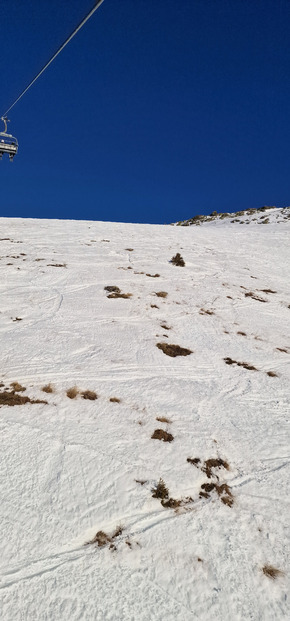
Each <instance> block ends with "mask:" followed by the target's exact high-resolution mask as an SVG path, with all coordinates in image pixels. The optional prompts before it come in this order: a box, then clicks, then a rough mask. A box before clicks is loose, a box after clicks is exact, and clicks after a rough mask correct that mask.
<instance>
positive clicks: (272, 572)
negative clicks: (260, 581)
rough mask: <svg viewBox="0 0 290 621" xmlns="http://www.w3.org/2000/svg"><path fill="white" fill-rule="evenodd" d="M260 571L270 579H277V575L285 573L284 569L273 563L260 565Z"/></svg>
mask: <svg viewBox="0 0 290 621" xmlns="http://www.w3.org/2000/svg"><path fill="white" fill-rule="evenodd" d="M262 572H263V574H264V575H265V576H267V578H271V580H277V578H279V576H284V575H285V574H284V571H281V569H277V568H276V567H273V565H264V567H262Z"/></svg>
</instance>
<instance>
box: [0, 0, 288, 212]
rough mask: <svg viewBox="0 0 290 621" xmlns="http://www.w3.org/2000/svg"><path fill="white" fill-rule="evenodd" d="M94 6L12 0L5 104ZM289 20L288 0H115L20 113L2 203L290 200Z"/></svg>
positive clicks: (57, 207) (3, 12) (159, 204)
mask: <svg viewBox="0 0 290 621" xmlns="http://www.w3.org/2000/svg"><path fill="white" fill-rule="evenodd" d="M93 4H94V2H93V0H61V2H60V1H59V0H37V1H36V0H27V1H26V2H25V3H24V2H23V0H2V1H1V4H0V24H1V25H0V33H1V59H0V71H1V93H0V114H3V113H4V112H5V110H6V109H7V108H8V107H9V106H10V104H11V103H12V102H13V101H14V99H15V98H16V97H17V96H18V94H19V93H20V92H21V90H22V89H23V88H24V87H25V86H26V85H27V83H29V81H30V80H31V79H32V78H33V77H34V75H35V74H36V73H37V72H38V70H39V69H40V68H41V67H42V65H43V64H44V63H45V62H46V61H47V60H48V59H49V57H50V56H51V55H52V54H53V53H54V52H55V50H56V49H57V47H58V46H59V45H60V44H61V43H62V42H63V40H64V39H65V38H66V37H67V36H68V34H70V32H71V31H72V30H73V28H74V27H75V26H76V25H77V24H78V22H79V21H80V20H81V19H82V17H83V16H84V15H85V14H86V13H87V12H88V11H89V10H90V8H91V7H92V6H93ZM289 26H290V2H289V1H288V0H234V1H233V0H179V2H177V1H176V0H104V2H103V4H102V5H101V7H100V8H99V9H98V10H97V11H96V13H95V14H94V16H93V17H92V18H91V20H90V21H89V22H88V23H87V24H86V25H85V26H84V27H83V29H82V30H81V31H80V32H79V33H78V34H77V35H76V37H75V38H74V39H73V41H72V42H71V43H69V45H68V46H67V47H66V48H65V50H64V51H63V52H62V53H61V54H60V55H59V56H58V58H57V59H56V60H55V61H54V63H53V64H52V65H51V66H50V67H49V68H48V69H47V71H46V72H45V73H44V74H43V75H42V76H41V77H40V78H39V80H38V81H37V82H36V84H35V85H34V86H32V88H31V89H30V90H29V91H28V93H27V94H26V95H25V96H24V97H23V99H22V100H21V101H20V102H19V103H18V104H17V105H16V106H15V107H14V108H13V110H11V112H10V114H9V116H10V119H11V123H10V126H9V130H10V131H11V133H12V134H13V135H15V136H17V138H18V141H19V153H18V155H17V157H16V158H15V160H14V162H13V163H12V164H11V163H10V162H9V161H8V159H7V158H5V160H4V158H3V160H2V162H0V178H1V203H0V204H1V209H0V215H1V216H21V217H35V218H67V219H86V220H87V219H91V220H107V221H108V220H110V221H123V222H150V223H160V224H163V223H169V222H173V221H177V220H181V219H186V218H190V217H192V216H194V215H195V214H197V213H204V214H208V213H210V212H211V211H213V210H217V211H235V210H240V209H245V208H249V207H259V206H262V205H264V204H267V205H277V206H278V207H283V206H285V205H289V203H290V174H289V133H290V113H289V100H290V80H289V71H290V43H289Z"/></svg>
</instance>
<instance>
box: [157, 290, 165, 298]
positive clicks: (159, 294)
mask: <svg viewBox="0 0 290 621" xmlns="http://www.w3.org/2000/svg"><path fill="white" fill-rule="evenodd" d="M155 295H157V297H158V298H167V296H168V293H167V291H156V292H155Z"/></svg>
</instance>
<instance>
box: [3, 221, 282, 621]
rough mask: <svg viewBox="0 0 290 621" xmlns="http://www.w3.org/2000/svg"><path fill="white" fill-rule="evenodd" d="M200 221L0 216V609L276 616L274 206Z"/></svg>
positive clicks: (278, 475)
mask: <svg viewBox="0 0 290 621" xmlns="http://www.w3.org/2000/svg"><path fill="white" fill-rule="evenodd" d="M217 224H218V225H215V223H214V222H212V223H211V225H210V226H202V227H188V228H182V227H170V226H153V225H138V224H131V225H130V224H119V223H118V224H116V223H102V222H74V221H53V220H50V221H49V220H27V219H23V220H22V219H4V218H2V219H0V228H1V230H0V238H1V241H0V256H1V259H0V273H1V280H0V283H1V284H0V287H1V301H0V317H1V323H0V330H1V359H2V360H1V377H0V382H1V383H2V384H3V385H2V387H1V388H0V393H1V394H2V405H1V407H0V424H1V438H2V441H1V469H0V477H1V505H0V520H1V533H2V554H1V560H0V563H1V581H0V607H1V610H2V612H1V618H2V619H5V621H12V620H13V621H18V620H19V621H20V620H21V621H23V620H29V621H32V620H33V621H34V620H37V621H46V620H50V621H60V620H62V621H63V620H73V621H75V620H78V619H81V620H84V621H92V620H95V619H96V620H97V621H103V620H104V621H109V620H110V621H115V620H118V621H133V620H134V621H135V620H138V621H148V620H150V621H161V620H162V621H163V620H165V619H166V620H168V621H189V620H191V619H198V620H202V621H203V620H204V621H212V620H213V619H216V620H217V621H224V620H231V621H232V620H243V621H244V620H249V619H251V620H255V621H258V620H263V621H267V620H269V621H273V620H274V619H275V620H280V619H284V618H285V619H286V618H289V615H290V610H289V600H288V598H287V591H289V563H288V560H289V492H290V490H289V463H290V450H289V404H290V398H289V376H290V371H289V360H290V335H289V317H290V293H289V232H290V221H289V220H288V221H284V222H282V223H281V224H280V225H279V226H278V225H277V223H276V222H273V223H271V222H270V223H269V224H268V226H263V227H262V226H260V227H257V226H251V225H250V226H243V227H241V226H239V225H238V224H230V223H229V221H228V220H227V219H225V220H224V222H223V223H221V222H219V223H217ZM177 252H179V253H180V254H181V255H182V257H183V258H184V261H185V266H184V267H179V266H175V265H173V264H172V263H171V262H170V259H171V258H172V257H173V255H175V254H176V253H177ZM155 274H159V276H155ZM150 275H151V276H150ZM106 286H116V287H119V289H120V291H121V293H126V294H127V293H130V294H131V296H130V297H128V298H125V299H124V298H119V297H117V298H115V297H108V296H109V295H110V293H109V292H108V291H106V290H105V289H104V288H105V287H106ZM158 292H166V293H167V296H166V297H162V296H157V295H156V293H158ZM157 343H167V344H174V345H179V346H181V347H183V348H188V349H189V350H191V351H192V353H191V354H189V355H187V356H177V357H170V356H168V355H166V354H165V353H163V351H162V350H161V349H159V348H158V347H156V344H157ZM252 367H255V369H253V368H252ZM269 373H270V374H269ZM12 382H18V383H20V384H21V385H22V387H23V388H26V390H25V391H21V390H20V389H19V386H18V387H17V386H14V389H15V390H16V392H15V395H16V396H17V395H20V396H22V397H23V396H27V397H29V398H30V399H31V400H32V401H33V400H46V401H47V404H45V403H29V402H28V403H24V404H21V405H14V406H13V407H12V406H10V405H5V404H3V400H4V401H5V399H4V397H3V393H4V392H6V393H9V394H10V395H11V390H12V389H11V386H10V384H11V383H12ZM49 383H51V385H52V387H53V392H51V393H45V392H43V391H42V388H43V387H44V386H45V385H47V384H49ZM74 386H76V387H77V388H78V389H79V393H78V394H77V396H76V398H75V399H70V398H69V397H68V396H67V394H66V391H67V390H68V389H70V388H72V387H74ZM17 390H18V392H17ZM86 390H90V391H95V393H96V394H97V395H98V398H97V399H95V400H90V399H84V398H83V397H82V394H81V393H82V392H83V391H86ZM1 394H0V398H1ZM12 397H13V395H12ZM12 397H11V398H12ZM111 399H115V400H113V401H111ZM116 399H117V400H118V401H117V400H116ZM157 417H159V418H160V417H161V418H163V417H165V418H167V419H168V420H169V421H171V422H160V421H157V420H156V418H157ZM156 429H162V430H164V431H167V432H168V433H170V434H172V435H173V437H174V440H173V441H172V442H163V441H160V440H158V439H152V438H151V436H152V434H153V432H154V430H156ZM188 458H190V459H192V460H197V459H199V460H200V461H196V462H195V463H190V462H188V461H187V460H188ZM210 459H219V460H220V462H216V463H219V464H220V467H219V468H212V469H209V463H210V462H208V469H207V468H206V463H205V462H206V461H207V460H210ZM206 470H207V472H206ZM207 474H208V475H209V476H207ZM160 478H162V479H163V481H164V482H165V485H166V486H167V488H168V489H169V493H168V497H170V498H173V499H175V500H176V503H175V507H172V508H166V507H164V506H162V504H161V502H160V499H158V498H153V497H152V489H154V488H155V487H156V485H157V483H158V482H159V480H160ZM224 484H226V486H227V487H226V486H224V487H223V488H222V489H223V490H224V491H223V492H222V493H221V486H223V485H224ZM202 485H210V486H211V489H210V491H207V490H208V489H209V488H208V487H201V486H202ZM218 490H219V492H218ZM219 494H220V495H219ZM223 499H228V504H225V502H227V500H226V501H225V500H224V501H223ZM177 501H180V502H177ZM232 502H233V504H232V506H230V505H231V503H232ZM177 505H179V506H177ZM119 526H122V528H120V529H119V531H122V532H121V534H117V535H116V536H114V534H116V529H117V531H118V527H119ZM99 531H103V532H104V533H106V534H107V535H108V538H109V537H111V542H110V541H108V543H107V545H104V546H101V547H100V546H98V545H97V543H90V544H88V545H85V544H86V543H87V542H89V541H92V540H93V539H94V537H95V535H96V533H97V532H99ZM267 564H269V565H271V566H273V567H274V568H277V569H279V570H280V571H281V572H282V573H281V574H279V575H278V577H277V579H276V580H272V579H271V578H269V577H268V576H267V575H265V574H264V573H263V571H262V569H263V567H265V566H266V565H267Z"/></svg>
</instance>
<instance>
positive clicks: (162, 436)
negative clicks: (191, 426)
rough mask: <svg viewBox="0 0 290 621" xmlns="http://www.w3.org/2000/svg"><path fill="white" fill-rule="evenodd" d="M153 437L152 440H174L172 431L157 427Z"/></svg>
mask: <svg viewBox="0 0 290 621" xmlns="http://www.w3.org/2000/svg"><path fill="white" fill-rule="evenodd" d="M151 438H152V440H163V442H172V441H173V440H174V437H173V435H172V433H168V432H167V431H164V429H155V431H154V432H153V434H152V436H151Z"/></svg>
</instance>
